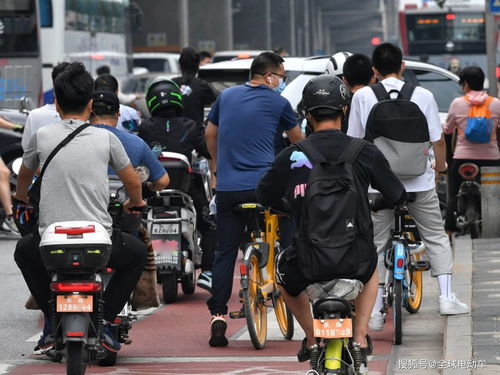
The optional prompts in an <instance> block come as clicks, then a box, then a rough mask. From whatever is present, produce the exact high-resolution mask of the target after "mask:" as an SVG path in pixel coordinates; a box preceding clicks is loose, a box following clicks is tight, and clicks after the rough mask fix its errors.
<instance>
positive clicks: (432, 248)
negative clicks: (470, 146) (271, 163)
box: [347, 43, 469, 330]
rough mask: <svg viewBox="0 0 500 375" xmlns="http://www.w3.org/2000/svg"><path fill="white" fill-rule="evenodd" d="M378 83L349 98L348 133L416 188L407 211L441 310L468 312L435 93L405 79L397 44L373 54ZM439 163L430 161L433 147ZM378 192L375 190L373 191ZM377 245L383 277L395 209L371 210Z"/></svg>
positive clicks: (376, 311) (377, 325)
mask: <svg viewBox="0 0 500 375" xmlns="http://www.w3.org/2000/svg"><path fill="white" fill-rule="evenodd" d="M372 63H373V68H374V72H375V74H376V75H377V76H378V78H379V79H380V83H378V84H376V85H374V86H371V87H364V88H362V89H360V90H358V91H357V92H356V93H355V94H354V96H353V99H352V102H351V112H350V115H349V128H348V131H347V134H348V135H350V136H352V137H358V138H365V139H366V140H368V141H369V142H372V143H374V144H375V145H376V146H377V147H378V148H379V149H380V151H382V153H383V154H384V155H385V157H386V158H387V160H388V162H389V164H390V165H391V168H392V170H393V171H394V173H395V174H396V175H397V176H398V177H399V179H400V181H401V182H402V183H403V185H404V186H405V189H406V191H407V192H415V193H416V200H415V202H412V203H409V204H408V210H409V212H410V214H411V215H412V217H413V219H414V220H415V222H416V224H417V228H418V230H419V232H420V235H421V237H422V240H423V242H424V244H425V247H426V249H427V254H428V255H429V258H430V264H431V274H432V276H433V277H437V279H438V282H439V288H440V296H439V309H440V313H441V314H442V315H454V314H465V313H468V312H469V307H468V306H467V305H466V304H464V303H462V302H460V300H459V299H458V298H457V297H456V295H455V294H454V293H452V290H451V275H452V268H453V259H452V254H451V247H450V241H449V239H448V236H447V234H446V233H445V231H444V228H443V223H442V218H441V212H440V209H439V200H438V197H437V193H436V189H435V187H436V186H435V174H436V173H437V172H444V171H445V170H446V162H445V151H446V146H445V142H444V138H443V131H442V125H441V121H440V119H439V113H438V107H437V104H436V101H435V99H434V96H433V95H432V93H431V92H430V91H428V90H426V89H424V88H423V87H420V86H417V87H414V86H412V85H410V84H409V83H405V82H404V81H403V79H402V77H403V72H404V69H405V65H404V62H403V56H402V52H401V50H400V49H399V48H398V47H396V46H395V45H393V44H390V43H383V44H381V45H379V46H377V47H376V48H375V49H374V51H373V55H372ZM431 147H432V148H433V151H434V157H435V161H434V163H431V159H430V155H429V149H430V148H431ZM371 192H372V193H376V191H375V190H371ZM372 220H373V230H374V235H375V245H376V246H377V251H378V253H379V267H378V269H379V279H380V280H384V279H385V271H386V269H385V267H384V260H383V253H384V249H385V245H386V243H387V240H388V238H389V236H390V234H391V227H392V225H393V222H394V211H393V210H382V211H378V212H376V213H373V214H372ZM382 296H383V286H382V285H379V290H378V296H377V301H376V303H375V307H374V308H373V312H372V316H371V319H370V328H371V329H372V330H382V328H383V325H384V322H385V314H383V313H381V312H380V311H381V310H382V307H383V302H382Z"/></svg>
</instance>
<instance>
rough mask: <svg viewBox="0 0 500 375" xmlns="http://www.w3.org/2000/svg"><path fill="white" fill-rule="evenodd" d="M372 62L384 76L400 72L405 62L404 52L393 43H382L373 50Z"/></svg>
mask: <svg viewBox="0 0 500 375" xmlns="http://www.w3.org/2000/svg"><path fill="white" fill-rule="evenodd" d="M372 63H373V66H374V67H375V69H377V70H378V72H379V73H380V74H381V75H382V76H386V75H389V74H394V73H399V72H400V70H401V64H402V63H403V53H402V52H401V49H400V48H399V47H397V46H395V45H394V44H392V43H382V44H380V45H378V46H377V47H375V49H374V50H373V54H372Z"/></svg>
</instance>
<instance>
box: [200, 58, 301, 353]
mask: <svg viewBox="0 0 500 375" xmlns="http://www.w3.org/2000/svg"><path fill="white" fill-rule="evenodd" d="M283 62H284V60H283V58H281V56H279V55H278V54H276V53H273V52H264V53H261V54H260V55H259V56H257V57H256V58H255V59H254V60H253V62H252V66H251V67H250V82H247V83H246V84H244V85H240V86H235V87H232V88H228V89H226V90H224V91H223V92H222V93H221V95H220V96H219V98H218V99H217V101H216V102H215V104H214V106H213V107H212V110H211V111H210V114H209V115H208V120H209V123H208V126H207V129H206V131H205V137H206V140H207V148H208V151H209V152H210V155H211V156H212V159H213V160H216V162H217V189H216V190H217V196H216V203H217V251H216V252H215V259H214V264H213V269H212V297H211V298H210V299H209V300H208V302H207V304H208V307H209V309H210V313H211V314H212V322H211V337H210V341H209V345H210V346H226V345H227V344H228V341H227V339H226V337H225V332H226V328H227V323H226V320H225V318H224V316H225V315H226V314H227V302H228V301H229V298H230V296H231V292H232V287H233V273H234V265H235V263H236V257H237V255H238V248H239V245H240V243H241V241H242V237H243V232H244V230H245V225H246V216H245V215H241V214H237V213H235V212H234V211H233V208H234V207H235V206H236V205H237V204H239V203H243V202H250V201H255V200H256V199H257V198H256V196H255V188H256V187H257V184H258V182H259V180H260V178H261V177H262V175H263V174H264V173H265V172H266V171H267V170H268V169H269V168H270V167H271V164H272V163H273V161H274V155H275V154H274V152H275V150H274V143H275V139H276V136H277V133H278V132H280V131H282V129H284V130H285V132H286V133H287V135H288V139H289V140H290V142H292V143H295V142H298V141H299V140H301V139H302V138H303V134H302V132H301V130H300V128H299V126H297V121H296V118H295V114H294V112H293V110H292V107H291V105H290V103H289V102H288V100H286V99H285V98H283V97H282V96H281V95H279V94H280V93H281V92H282V91H283V89H284V88H285V80H286V76H285V69H284V66H283Z"/></svg>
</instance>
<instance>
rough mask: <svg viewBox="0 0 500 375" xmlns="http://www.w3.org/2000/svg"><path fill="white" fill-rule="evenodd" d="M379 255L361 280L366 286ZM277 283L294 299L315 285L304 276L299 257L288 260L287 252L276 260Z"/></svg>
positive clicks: (374, 258) (375, 256)
mask: <svg viewBox="0 0 500 375" xmlns="http://www.w3.org/2000/svg"><path fill="white" fill-rule="evenodd" d="M377 260H378V257H377V253H376V252H374V257H373V259H372V261H371V262H370V271H369V272H368V273H367V274H366V275H365V276H364V277H362V278H359V281H361V282H362V283H363V284H366V283H367V282H368V281H370V279H371V278H372V276H373V273H374V272H375V270H376V269H377ZM276 282H277V283H278V284H279V285H281V286H282V287H283V288H285V290H286V292H287V293H288V294H289V295H291V296H292V297H297V296H298V295H299V294H300V293H302V292H303V291H304V290H306V288H307V287H308V286H309V285H311V284H313V283H315V281H312V280H309V279H308V278H307V277H305V276H304V274H303V273H302V271H301V269H300V267H299V261H298V258H297V256H295V255H292V256H290V257H288V258H287V250H285V251H283V252H282V253H280V254H279V255H278V256H277V260H276Z"/></svg>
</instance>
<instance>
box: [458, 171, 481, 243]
mask: <svg viewBox="0 0 500 375" xmlns="http://www.w3.org/2000/svg"><path fill="white" fill-rule="evenodd" d="M458 173H459V174H460V176H462V178H463V182H462V183H461V184H460V188H459V190H458V194H457V218H456V220H457V221H456V222H457V228H458V229H459V230H460V231H461V232H462V233H464V234H465V233H467V232H468V233H470V236H471V238H479V237H480V236H481V185H480V181H479V167H478V166H477V165H476V164H474V163H465V164H462V165H461V166H460V167H459V169H458Z"/></svg>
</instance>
